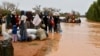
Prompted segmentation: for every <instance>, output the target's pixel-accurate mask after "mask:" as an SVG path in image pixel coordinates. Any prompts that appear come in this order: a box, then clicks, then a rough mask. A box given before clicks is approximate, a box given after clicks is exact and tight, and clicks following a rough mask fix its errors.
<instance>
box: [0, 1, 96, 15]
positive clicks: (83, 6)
mask: <svg viewBox="0 0 100 56" xmlns="http://www.w3.org/2000/svg"><path fill="white" fill-rule="evenodd" d="M3 1H8V2H12V3H15V4H19V5H18V8H19V9H21V10H32V7H34V6H36V5H41V7H53V8H58V9H61V12H71V11H72V10H75V11H79V12H80V13H81V14H85V12H86V11H87V10H88V8H89V6H90V5H91V4H92V3H93V1H95V0H0V4H2V2H3Z"/></svg>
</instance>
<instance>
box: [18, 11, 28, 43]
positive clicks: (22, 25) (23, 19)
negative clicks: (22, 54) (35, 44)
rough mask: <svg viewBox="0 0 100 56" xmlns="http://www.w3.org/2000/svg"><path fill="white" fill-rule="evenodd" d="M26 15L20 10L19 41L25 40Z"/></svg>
mask: <svg viewBox="0 0 100 56" xmlns="http://www.w3.org/2000/svg"><path fill="white" fill-rule="evenodd" d="M26 19H27V17H26V16H25V12H24V11H21V20H20V25H19V29H20V41H26V40H27V37H28V36H27V31H26V25H25V22H26Z"/></svg>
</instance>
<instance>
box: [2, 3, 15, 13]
mask: <svg viewBox="0 0 100 56" xmlns="http://www.w3.org/2000/svg"><path fill="white" fill-rule="evenodd" d="M2 9H4V10H8V11H14V10H15V9H16V5H15V4H13V3H10V2H3V3H2Z"/></svg>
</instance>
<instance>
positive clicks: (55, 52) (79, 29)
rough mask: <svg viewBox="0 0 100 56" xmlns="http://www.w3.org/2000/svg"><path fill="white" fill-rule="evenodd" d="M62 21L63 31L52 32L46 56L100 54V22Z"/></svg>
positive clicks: (97, 55) (90, 55)
mask: <svg viewBox="0 0 100 56" xmlns="http://www.w3.org/2000/svg"><path fill="white" fill-rule="evenodd" d="M81 19H82V23H81V24H72V23H61V27H62V30H63V32H62V33H61V34H56V33H54V34H51V35H50V36H51V40H50V41H49V44H48V45H49V46H48V50H47V51H46V52H47V53H46V55H45V56H100V23H94V22H87V21H86V18H81Z"/></svg>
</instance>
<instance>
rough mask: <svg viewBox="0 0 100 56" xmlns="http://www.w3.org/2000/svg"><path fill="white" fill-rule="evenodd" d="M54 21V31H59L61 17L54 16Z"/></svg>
mask: <svg viewBox="0 0 100 56" xmlns="http://www.w3.org/2000/svg"><path fill="white" fill-rule="evenodd" d="M54 22H55V26H54V32H58V29H57V27H58V25H57V24H59V23H60V19H59V16H54Z"/></svg>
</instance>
